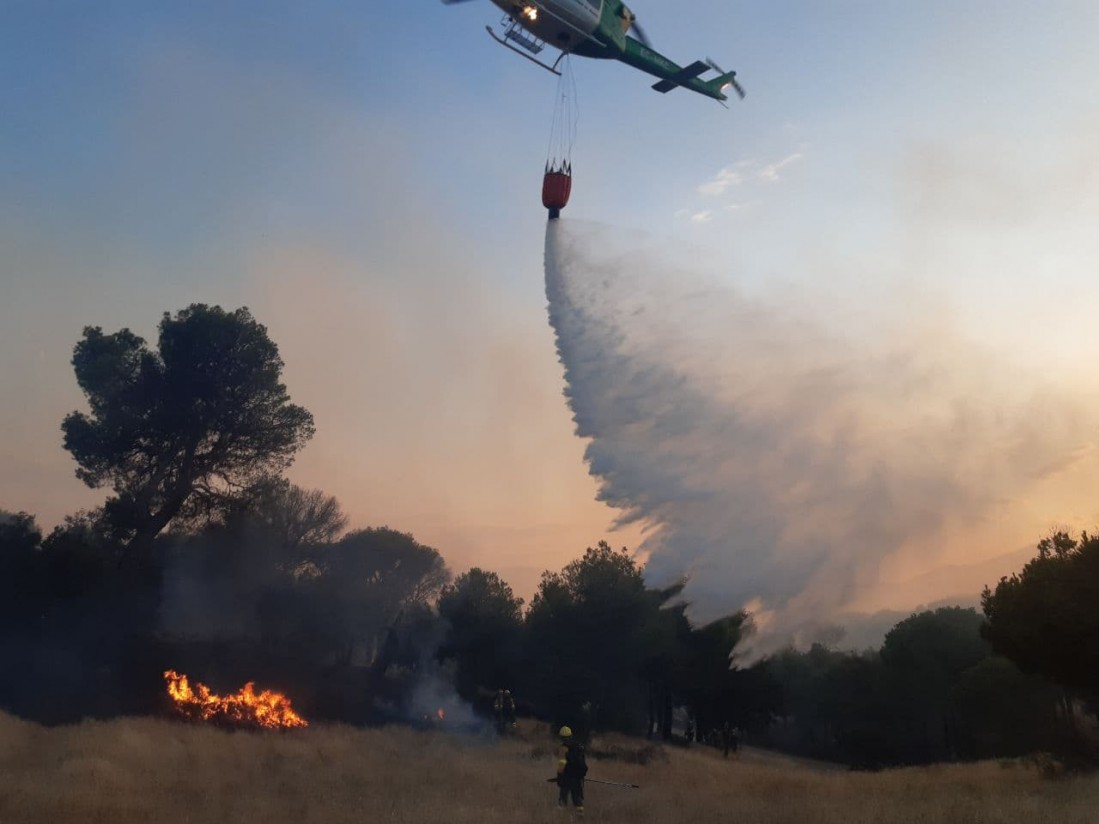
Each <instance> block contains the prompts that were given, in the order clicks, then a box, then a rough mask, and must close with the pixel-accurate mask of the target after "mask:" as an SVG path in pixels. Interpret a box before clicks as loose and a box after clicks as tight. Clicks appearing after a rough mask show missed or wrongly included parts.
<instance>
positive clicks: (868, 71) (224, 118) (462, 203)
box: [0, 0, 1099, 605]
mask: <svg viewBox="0 0 1099 824" xmlns="http://www.w3.org/2000/svg"><path fill="white" fill-rule="evenodd" d="M632 7H633V9H634V11H635V12H636V13H637V15H638V17H639V19H640V20H641V21H642V22H643V23H644V25H645V28H646V30H647V32H648V34H649V36H650V37H651V38H652V40H653V41H654V45H655V46H656V47H657V48H658V49H660V50H661V51H663V52H665V53H666V54H667V55H668V56H669V57H672V58H673V59H677V60H679V61H680V62H687V61H690V60H693V59H695V58H698V57H705V56H711V57H713V58H715V59H716V60H718V62H720V63H722V64H723V65H724V66H725V67H726V68H735V69H737V70H738V71H739V73H740V79H741V80H742V82H743V84H744V86H745V87H746V88H747V90H748V94H749V96H748V99H747V100H746V101H744V102H735V101H734V102H732V103H731V106H730V109H729V110H726V109H723V108H722V107H720V106H719V105H717V104H716V103H713V102H712V101H708V100H705V99H703V98H701V97H698V96H696V95H691V94H688V93H686V92H683V91H678V92H673V93H671V94H668V95H658V94H656V93H654V92H652V91H651V90H650V89H649V85H650V83H651V80H650V79H648V78H646V77H645V76H643V75H640V74H638V73H636V72H634V71H632V70H630V69H628V68H627V67H625V66H622V65H620V64H610V63H601V62H594V61H576V62H575V63H574V69H575V72H576V77H577V82H578V87H579V112H580V114H579V136H578V143H577V147H576V151H575V153H574V166H575V170H576V177H575V184H574V189H573V192H574V194H573V202H572V204H571V205H570V206H569V209H568V210H567V212H566V216H570V217H583V218H590V219H596V220H599V221H601V222H602V223H604V224H609V225H611V226H621V227H623V228H624V229H627V228H628V229H629V230H630V231H631V232H636V231H641V232H644V233H647V234H648V235H649V236H655V237H658V238H660V237H663V238H667V239H669V241H674V242H675V243H679V244H687V245H690V247H691V248H692V249H694V250H695V255H696V256H697V259H698V260H699V261H702V262H705V264H706V266H707V268H708V269H709V270H710V271H717V272H720V273H721V274H722V276H723V277H725V278H727V279H728V281H729V283H730V285H735V287H736V288H737V289H738V290H739V292H740V293H742V294H748V295H757V296H760V299H766V300H770V301H774V300H783V301H786V302H788V303H789V304H790V305H791V307H792V309H791V310H790V311H791V312H793V313H794V314H795V315H796V314H797V312H799V311H805V312H806V313H813V312H814V308H815V307H818V306H821V305H825V304H827V306H829V307H830V309H829V318H828V322H829V324H830V326H831V328H832V330H833V331H834V332H838V333H839V334H843V333H845V332H846V333H847V334H850V335H851V336H865V337H867V338H868V339H871V338H873V333H874V332H875V330H878V331H880V329H883V328H886V329H887V328H889V327H890V326H891V325H893V324H897V323H898V322H901V321H904V320H905V318H904V315H905V313H906V311H907V310H908V309H909V308H911V307H918V309H919V311H920V316H921V317H923V318H926V317H935V318H939V319H941V320H942V321H943V323H944V324H945V323H949V325H950V328H951V335H956V334H962V333H964V335H965V337H966V340H967V344H966V345H967V351H972V350H973V349H974V348H977V349H980V350H981V351H983V352H985V353H987V355H988V361H987V362H989V363H995V364H999V363H1002V364H1003V367H1004V369H1005V370H1006V371H1007V372H1009V373H1010V371H1011V370H1013V369H1025V370H1041V371H1042V373H1043V374H1044V375H1046V376H1047V377H1048V378H1049V379H1050V380H1054V381H1057V382H1058V386H1059V388H1060V391H1064V392H1069V393H1072V396H1073V400H1074V402H1078V403H1080V404H1082V405H1086V404H1087V403H1089V402H1090V401H1091V400H1092V399H1093V398H1094V397H1095V396H1096V394H1097V393H1096V391H1095V390H1096V388H1097V385H1099V381H1096V380H1095V378H1094V374H1093V364H1094V363H1095V359H1096V356H1097V355H1099V329H1097V328H1096V327H1095V324H1094V320H1093V318H1094V314H1095V308H1096V306H1097V305H1099V285H1097V281H1099V279H1097V278H1096V277H1095V272H1094V269H1095V262H1096V260H1097V258H1099V231H1096V228H1095V227H1096V226H1097V225H1099V161H1097V160H1096V156H1095V146H1096V145H1099V115H1097V114H1096V106H1095V102H1094V89H1095V77H1097V76H1099V49H1096V48H1095V43H1096V40H1095V37H1096V35H1095V33H1096V31H1099V4H1096V3H1094V2H1090V0H1088V1H1087V2H1077V3H1071V2H1051V3H1043V4H1037V3H1033V2H1004V0H996V2H993V1H992V0H986V1H985V2H958V1H957V0H952V2H921V3H900V2H870V0H865V2H839V0H836V2H820V1H819V0H813V1H812V2H809V1H808V0H807V1H806V2H772V3H744V2H736V3H730V2H728V0H697V2H677V3H672V2H668V0H648V2H646V0H636V2H635V3H633V4H632ZM499 16H500V15H499V12H498V10H497V9H496V8H495V7H494V6H492V5H491V4H490V3H488V2H487V0H485V2H471V3H467V4H465V5H461V6H454V7H444V6H443V5H442V4H440V3H436V2H433V1H432V0H422V2H417V3H398V2H389V3H381V2H376V0H368V2H358V3H351V2H328V0H310V2H305V0H299V1H298V2H280V0H262V2H259V1H258V0H257V1H256V2H252V1H251V0H248V1H247V2H245V1H244V0H241V1H240V2H223V1H222V0H219V1H218V2H213V0H211V1H210V2H202V1H201V0H190V1H189V2H186V3H180V2H167V0H163V1H162V0H131V2H110V1H109V0H103V1H102V2H97V3H87V2H81V1H79V0H72V1H71V2H59V1H56V0H0V113H2V114H0V386H3V393H2V395H0V507H2V508H6V509H14V510H19V509H25V510H27V511H30V512H33V513H36V514H37V515H38V517H39V520H40V522H42V523H43V524H45V525H47V526H48V525H52V524H53V523H55V522H56V521H57V520H59V519H60V517H61V516H62V515H63V514H64V513H65V512H68V511H71V510H73V509H76V508H78V507H81V506H89V505H94V504H95V503H97V502H98V501H99V500H101V499H102V497H103V493H102V492H92V491H89V490H86V489H84V488H83V487H82V485H81V484H80V483H79V482H78V481H77V480H76V479H75V477H74V476H73V468H74V466H73V463H72V461H71V459H70V458H69V456H68V455H67V453H65V452H64V451H63V450H62V449H61V446H60V431H59V425H60V422H61V419H62V417H63V416H64V415H65V413H67V412H68V411H70V410H72V409H74V408H77V407H79V406H80V404H81V398H80V395H79V392H78V390H77V388H76V385H75V381H74V380H73V377H72V372H71V367H70V365H69V363H68V360H69V356H70V354H71V350H72V346H73V344H74V343H75V342H76V340H77V338H78V337H79V335H80V330H81V328H82V327H83V326H84V325H86V324H94V325H101V326H103V327H104V328H106V329H108V330H115V329H117V328H119V327H121V326H129V327H131V328H133V329H135V330H136V331H138V332H140V333H142V334H145V335H146V336H149V337H151V336H152V333H153V331H154V328H155V324H156V322H157V320H158V318H159V315H160V313H161V312H163V311H165V310H176V309H179V308H182V307H183V306H185V305H187V304H188V303H190V302H195V301H201V302H207V303H220V304H222V305H224V306H227V307H234V306H238V305H247V306H249V307H251V309H252V310H253V311H254V313H255V314H256V316H257V317H258V318H259V319H260V320H261V321H262V322H263V323H265V324H267V326H268V328H269V330H270V333H271V335H272V337H273V338H274V340H275V341H276V342H277V343H278V344H279V346H280V348H281V351H282V353H283V356H284V358H285V360H286V364H287V367H286V381H287V383H288V386H289V389H290V392H291V395H292V396H293V398H294V400H295V401H297V402H299V403H302V404H303V405H305V406H306V407H307V408H309V409H310V410H311V411H312V412H313V413H314V415H315V416H316V421H317V428H318V434H317V436H316V438H315V439H314V440H313V442H312V443H311V444H310V445H309V446H308V447H307V448H306V450H305V451H304V452H303V453H302V455H301V457H300V458H299V460H298V463H297V464H296V465H295V467H294V469H293V470H292V473H291V477H292V478H293V479H294V480H295V481H296V482H298V483H300V484H303V485H305V486H319V487H322V488H323V489H325V490H326V491H328V492H330V493H332V494H335V495H336V496H338V497H339V499H340V500H341V501H342V503H343V505H344V506H345V508H346V509H347V510H348V511H349V513H350V514H351V515H352V518H353V520H354V522H355V523H356V524H358V525H378V524H389V525H391V526H394V527H397V528H400V529H404V530H408V531H412V532H413V533H414V534H416V536H417V537H418V538H419V539H420V540H422V541H425V542H427V543H431V544H433V545H435V546H437V547H438V548H439V549H440V550H441V551H442V552H443V553H444V555H445V556H446V557H447V559H448V560H449V562H450V563H451V565H452V567H454V568H455V569H456V570H462V569H464V568H466V567H468V566H469V565H470V564H474V563H480V564H485V565H488V566H490V567H492V568H494V569H497V570H499V571H500V572H501V573H503V574H504V575H505V577H507V578H509V580H512V581H513V582H514V583H515V584H516V586H517V588H518V589H519V590H521V591H522V592H523V593H524V594H529V591H530V589H531V588H532V587H533V584H534V582H535V580H536V577H537V574H538V572H539V571H540V570H541V569H544V568H546V567H559V566H560V565H561V564H562V563H564V562H565V561H567V560H569V559H571V558H572V557H575V555H576V554H578V553H579V552H580V551H581V550H582V549H583V547H584V546H586V545H588V544H591V543H594V542H595V541H596V540H598V539H599V538H601V537H604V536H607V535H608V526H609V524H610V523H611V521H612V520H613V518H614V515H615V513H614V512H613V511H612V510H610V509H608V508H606V507H604V506H603V505H601V504H597V503H596V502H595V500H594V496H595V491H596V483H595V482H594V481H593V480H591V479H590V478H589V477H588V475H587V471H586V468H585V466H584V463H583V454H584V446H585V444H584V443H582V442H581V441H579V440H578V439H576V438H575V437H574V435H573V434H572V430H573V425H572V422H571V420H570V413H569V411H568V409H567V408H566V405H565V403H564V400H563V398H562V394H561V393H562V389H563V378H562V370H561V367H560V365H559V364H558V363H557V360H556V355H555V351H554V342H553V336H552V333H551V330H550V328H549V326H548V324H547V322H546V315H545V295H544V285H543V272H542V252H543V233H544V227H545V213H544V211H543V210H542V209H541V207H540V203H539V189H540V175H541V171H542V165H543V163H544V161H545V151H546V144H547V141H548V137H549V125H550V115H551V110H552V105H553V99H554V93H555V80H554V78H553V77H552V76H550V75H549V74H547V73H545V72H542V71H540V70H538V69H537V68H535V67H533V66H531V65H530V64H528V63H526V62H525V61H523V60H520V59H519V58H517V57H515V56H514V55H512V54H510V53H509V52H507V51H505V50H504V49H501V48H499V47H497V46H495V45H494V44H493V43H492V42H491V41H490V40H489V38H488V37H487V35H486V34H485V33H484V30H483V27H484V25H485V24H488V23H494V22H496V21H497V20H498V19H499ZM837 296H839V297H837ZM923 329H924V333H925V334H926V335H927V336H928V340H929V342H930V343H932V344H935V343H936V342H937V337H936V336H937V332H936V329H935V328H933V327H928V326H925V327H923ZM982 362H985V361H982ZM1087 446H1088V445H1087V444H1082V445H1081V448H1082V449H1085V448H1087ZM1085 497H1086V496H1081V495H1078V494H1075V495H1066V496H1065V497H1064V499H1063V501H1064V503H1063V505H1059V504H1060V503H1061V502H1060V500H1059V499H1057V498H1056V497H1055V496H1053V497H1049V504H1048V506H1049V509H1048V512H1047V513H1045V514H1044V515H1041V514H1036V515H1033V517H1031V518H1030V519H1029V520H1028V521H1027V522H1026V523H1027V528H1028V529H1029V528H1031V526H1033V524H1035V523H1043V524H1048V525H1049V526H1052V525H1070V526H1074V527H1075V526H1093V525H1094V524H1095V523H1096V522H1097V521H1099V504H1097V505H1094V506H1092V505H1089V504H1088V503H1087V502H1086V500H1085ZM1043 500H1045V499H1043ZM1043 518H1044V519H1046V520H1045V521H1043ZM1043 528H1044V526H1043ZM1038 537H1040V536H1039V535H1034V534H1019V535H1016V534H1014V533H1010V532H1007V531H1005V532H1004V534H1003V535H1001V536H1000V538H1001V539H1002V540H1003V544H1002V545H996V546H976V545H974V546H973V547H972V557H969V556H967V555H966V553H965V552H964V551H962V550H958V551H957V552H956V553H955V555H954V556H953V557H951V558H950V559H949V562H950V564H953V565H955V566H957V565H966V564H969V563H977V562H980V561H984V560H985V559H987V558H990V557H992V556H995V555H997V554H1003V553H1011V552H1017V551H1018V550H1019V549H1020V548H1022V547H1025V546H1026V545H1027V544H1029V543H1033V541H1034V540H1036V539H1037V538H1038ZM636 538H637V533H636V530H635V531H630V532H625V533H620V534H619V535H617V536H611V540H612V542H614V543H628V544H630V545H633V544H634V543H635V542H636ZM934 572H935V570H934V569H931V568H927V569H925V568H921V567H920V565H919V564H909V565H908V566H905V565H904V564H900V565H899V566H897V568H896V570H895V573H896V575H897V576H899V579H907V578H917V579H919V580H921V581H925V582H926V581H936V582H937V583H936V584H935V585H934V587H931V589H935V588H942V587H944V586H950V585H951V583H952V582H953V581H956V580H958V578H957V576H956V575H955V576H950V575H947V576H946V580H944V578H943V576H942V575H940V576H938V577H935V575H934ZM981 574H983V575H987V574H988V572H987V571H985V568H984V567H982V573H981ZM929 576H930V577H929ZM894 583H895V582H894ZM891 586H893V585H891ZM881 591H882V592H889V593H896V596H895V597H896V598H897V599H899V600H903V599H904V598H905V597H909V596H911V592H910V591H908V590H905V589H904V588H903V587H900V588H898V587H896V586H893V588H892V589H891V588H889V587H886V588H884V589H882V590H881ZM906 592H908V593H909V595H906V594H905V593H906ZM934 594H936V593H935V592H932V591H928V587H924V589H923V590H920V591H919V595H918V597H921V598H929V597H933V596H934ZM938 594H947V593H941V592H940V593H938ZM890 597H894V596H892V595H891V596H890ZM911 597H915V596H911ZM875 605H880V604H879V603H877V602H876V604H875Z"/></svg>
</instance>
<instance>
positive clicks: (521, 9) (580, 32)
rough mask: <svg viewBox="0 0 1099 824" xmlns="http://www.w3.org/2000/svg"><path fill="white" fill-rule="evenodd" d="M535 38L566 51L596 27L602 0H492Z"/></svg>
mask: <svg viewBox="0 0 1099 824" xmlns="http://www.w3.org/2000/svg"><path fill="white" fill-rule="evenodd" d="M492 2H493V4H495V5H496V6H499V7H500V8H501V9H503V10H504V13H505V14H507V15H509V16H510V17H511V18H512V19H513V20H515V22H516V23H518V24H519V25H520V26H522V27H523V28H524V29H526V30H527V31H529V32H530V33H531V34H533V35H534V36H535V37H537V38H538V39H539V40H543V41H545V42H546V43H548V44H549V45H551V46H553V47H555V48H558V49H561V50H562V51H570V50H572V49H574V48H575V47H576V46H577V45H579V44H580V43H582V42H584V41H585V40H586V39H587V38H588V36H589V35H591V34H592V32H594V31H595V30H596V29H597V28H598V27H599V20H600V18H601V16H602V13H603V3H604V0H537V2H535V1H534V0H492Z"/></svg>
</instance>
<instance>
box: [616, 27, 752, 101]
mask: <svg viewBox="0 0 1099 824" xmlns="http://www.w3.org/2000/svg"><path fill="white" fill-rule="evenodd" d="M619 60H621V61H622V62H623V63H626V64H628V65H630V66H633V67H634V68H636V69H641V71H643V72H647V73H648V74H651V75H653V76H655V77H659V78H660V82H659V83H655V84H654V85H653V89H655V90H656V91H658V92H661V93H667V92H670V91H671V90H672V89H675V88H678V87H683V88H685V89H690V90H691V91H693V92H697V93H698V94H701V95H704V96H706V97H712V98H713V99H714V100H721V101H724V100H727V99H728V98H727V97H726V95H725V90H726V89H727V88H729V87H730V86H732V87H734V88H735V89H736V90H737V94H741V91H740V86H739V85H738V84H737V82H736V72H722V73H720V74H719V75H718V76H717V77H715V78H713V79H712V80H701V79H700V78H699V75H701V74H703V73H704V72H706V71H708V70H709V69H711V68H715V67H714V66H713V64H712V63H711V62H710V61H708V60H705V61H704V60H696V61H695V62H694V63H691V64H690V65H689V66H680V65H678V64H676V63H673V62H672V61H671V60H669V59H668V58H666V57H665V56H664V55H662V54H660V52H658V51H656V50H655V49H651V48H649V47H648V46H646V45H645V44H644V43H642V42H640V41H639V40H635V39H634V38H632V37H627V38H626V48H625V50H624V51H623V52H622V54H621V55H619ZM741 96H742V97H743V94H741Z"/></svg>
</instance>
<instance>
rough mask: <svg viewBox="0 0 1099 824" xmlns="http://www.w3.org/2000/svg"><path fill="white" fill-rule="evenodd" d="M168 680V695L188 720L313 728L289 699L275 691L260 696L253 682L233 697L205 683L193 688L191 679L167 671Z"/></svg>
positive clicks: (266, 727) (240, 724)
mask: <svg viewBox="0 0 1099 824" xmlns="http://www.w3.org/2000/svg"><path fill="white" fill-rule="evenodd" d="M164 680H165V681H167V682H168V695H169V696H170V697H171V699H172V701H174V702H175V706H176V709H177V710H179V712H180V713H181V714H183V715H185V716H186V717H187V718H191V719H194V720H197V721H215V722H221V723H228V724H232V725H233V726H238V727H263V728H265V729H288V728H290V727H307V726H309V724H308V722H307V721H306V720H305V719H304V718H302V717H301V716H300V715H298V714H297V713H296V712H294V710H293V709H292V708H291V707H290V699H289V698H287V697H286V696H285V695H283V694H282V693H280V692H272V691H271V690H264V691H263V692H261V693H256V690H255V686H256V685H255V683H254V682H252V681H249V682H248V683H247V684H245V685H244V687H243V688H242V689H241V690H240V691H239V692H236V693H233V694H232V695H217V694H215V693H212V692H210V688H209V687H207V686H206V685H205V684H199V683H197V682H196V683H195V685H194V687H192V686H191V684H190V682H189V681H188V680H187V676H186V675H180V674H179V673H178V672H176V671H175V670H168V671H167V672H165V673H164Z"/></svg>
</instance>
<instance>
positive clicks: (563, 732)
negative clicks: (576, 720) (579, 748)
mask: <svg viewBox="0 0 1099 824" xmlns="http://www.w3.org/2000/svg"><path fill="white" fill-rule="evenodd" d="M557 734H558V735H559V736H561V737H562V738H572V729H570V728H569V727H562V728H561V729H559V730H558V731H557Z"/></svg>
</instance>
